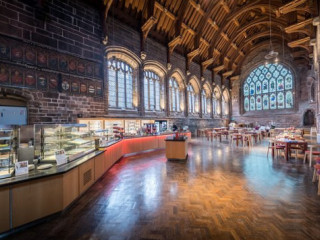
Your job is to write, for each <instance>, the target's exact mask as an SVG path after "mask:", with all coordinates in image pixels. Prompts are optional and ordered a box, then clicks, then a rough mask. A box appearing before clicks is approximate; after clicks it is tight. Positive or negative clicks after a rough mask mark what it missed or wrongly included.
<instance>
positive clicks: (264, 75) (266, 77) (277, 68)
mask: <svg viewBox="0 0 320 240" xmlns="http://www.w3.org/2000/svg"><path fill="white" fill-rule="evenodd" d="M293 84H294V79H293V74H292V72H291V71H290V69H288V68H287V67H285V66H284V65H282V64H279V63H278V64H267V65H261V66H259V67H257V68H256V69H254V70H253V71H252V72H251V73H250V74H249V76H248V77H247V79H246V80H245V82H244V84H243V96H244V102H243V104H244V110H245V111H246V112H249V111H261V110H269V109H284V108H293Z"/></svg>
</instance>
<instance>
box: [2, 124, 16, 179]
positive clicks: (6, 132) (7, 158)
mask: <svg viewBox="0 0 320 240" xmlns="http://www.w3.org/2000/svg"><path fill="white" fill-rule="evenodd" d="M18 145H19V128H18V127H14V126H5V125H0V178H6V177H11V176H12V175H13V173H14V164H15V162H16V161H17V148H18Z"/></svg>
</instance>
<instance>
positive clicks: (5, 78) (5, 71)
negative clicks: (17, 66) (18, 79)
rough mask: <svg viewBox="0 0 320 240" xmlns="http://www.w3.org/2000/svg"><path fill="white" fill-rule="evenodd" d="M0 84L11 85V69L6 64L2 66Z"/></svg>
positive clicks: (0, 68) (0, 66)
mask: <svg viewBox="0 0 320 240" xmlns="http://www.w3.org/2000/svg"><path fill="white" fill-rule="evenodd" d="M0 84H3V85H6V84H10V68H9V66H8V65H6V64H1V65H0Z"/></svg>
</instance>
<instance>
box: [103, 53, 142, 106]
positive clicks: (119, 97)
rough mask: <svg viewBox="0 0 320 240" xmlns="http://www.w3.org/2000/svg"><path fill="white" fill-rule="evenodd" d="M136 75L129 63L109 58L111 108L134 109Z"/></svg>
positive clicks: (109, 100)
mask: <svg viewBox="0 0 320 240" xmlns="http://www.w3.org/2000/svg"><path fill="white" fill-rule="evenodd" d="M136 86H137V84H136V77H135V76H134V73H133V69H132V67H131V66H129V64H127V63H126V62H123V61H121V60H119V59H116V58H112V59H109V60H108V102H109V107H110V108H119V109H134V106H133V98H134V93H135V92H136V91H137V89H136Z"/></svg>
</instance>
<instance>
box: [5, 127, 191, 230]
mask: <svg viewBox="0 0 320 240" xmlns="http://www.w3.org/2000/svg"><path fill="white" fill-rule="evenodd" d="M184 134H185V135H186V136H188V138H191V133H189V132H187V133H184ZM167 137H168V134H167V135H158V136H143V137H134V138H127V139H126V138H125V139H122V140H118V141H112V142H108V144H107V145H106V146H105V148H104V149H100V150H99V151H95V152H92V153H90V154H88V155H86V156H84V157H81V158H79V159H77V160H74V161H72V162H70V163H67V164H64V165H61V166H54V167H52V168H50V169H48V170H38V169H37V168H36V169H35V170H32V171H31V172H29V174H26V175H21V176H15V177H11V178H6V179H1V180H0V212H1V214H0V233H2V232H6V231H9V230H10V229H14V228H17V227H19V226H22V225H24V224H27V223H30V222H32V221H35V220H37V219H41V218H44V217H46V216H49V215H51V214H54V213H57V212H60V211H62V210H64V209H65V208H67V207H68V206H69V205H70V204H71V203H72V202H73V201H75V200H76V199H77V198H78V197H79V196H80V195H81V194H83V193H84V192H85V191H86V190H87V189H88V188H89V187H90V186H91V185H92V184H93V183H94V182H95V181H97V180H98V179H99V178H100V177H101V176H102V175H103V174H104V173H105V172H106V171H108V169H110V167H111V166H112V165H113V164H114V163H115V162H116V161H118V160H119V159H120V158H121V157H122V156H124V155H127V154H132V153H138V152H142V151H146V150H151V149H160V148H164V147H165V139H166V138H167Z"/></svg>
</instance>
